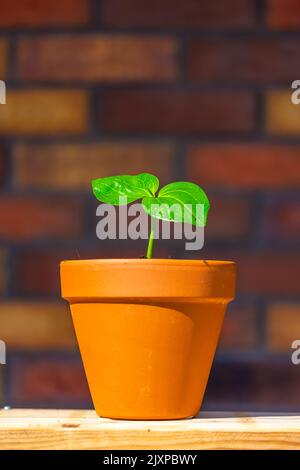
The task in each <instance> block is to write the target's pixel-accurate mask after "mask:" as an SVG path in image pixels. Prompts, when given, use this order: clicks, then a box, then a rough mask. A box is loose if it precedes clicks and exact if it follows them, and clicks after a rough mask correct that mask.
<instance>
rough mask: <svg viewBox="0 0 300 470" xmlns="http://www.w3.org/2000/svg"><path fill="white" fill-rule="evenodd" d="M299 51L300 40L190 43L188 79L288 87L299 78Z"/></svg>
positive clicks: (250, 39)
mask: <svg viewBox="0 0 300 470" xmlns="http://www.w3.org/2000/svg"><path fill="white" fill-rule="evenodd" d="M299 47H300V40H298V39H295V38H246V39H241V38H240V39H238V40H237V39H236V38H235V39H224V38H214V39H195V40H191V41H190V42H189V46H188V52H187V70H188V77H189V78H190V79H192V80H200V81H205V82H208V83H211V82H212V81H216V82H220V83H233V82H234V83H257V84H267V85H270V84H271V83H277V82H279V83H280V82H286V83H287V84H288V85H289V84H290V82H291V81H293V80H295V78H297V77H298V76H299V75H300V58H299V54H298V51H299ZM266 57H267V58H268V60H266Z"/></svg>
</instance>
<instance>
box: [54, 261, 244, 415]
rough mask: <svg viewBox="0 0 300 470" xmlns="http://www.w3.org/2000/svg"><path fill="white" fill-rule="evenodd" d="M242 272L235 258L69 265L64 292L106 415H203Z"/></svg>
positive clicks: (99, 407)
mask: <svg viewBox="0 0 300 470" xmlns="http://www.w3.org/2000/svg"><path fill="white" fill-rule="evenodd" d="M235 278H236V269H235V263H233V262H230V261H198V260H193V261H190V260H169V259H167V260H165V259H151V260H149V259H114V260H109V259H106V260H80V261H63V262H62V263H61V285H62V296H63V298H64V299H66V300H68V301H69V302H70V305H71V312H72V317H73V322H74V326H75V331H76V335H77V339H78V343H79V347H80V351H81V356H82V360H83V364H84V368H85V372H86V375H87V380H88V383H89V387H90V391H91V394H92V398H93V402H94V406H95V409H96V412H97V413H98V415H99V416H103V417H108V418H124V419H177V418H187V417H191V416H195V415H197V414H198V412H199V409H200V406H201V402H202V398H203V395H204V391H205V387H206V384H207V380H208V376H209V372H210V368H211V365H212V361H213V357H214V354H215V350H216V346H217V342H218V338H219V335H220V331H221V327H222V322H223V317H224V313H225V310H226V306H227V304H228V302H229V301H230V300H232V299H233V297H234V291H235Z"/></svg>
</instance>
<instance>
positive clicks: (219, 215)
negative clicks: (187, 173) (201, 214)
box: [195, 180, 252, 241]
mask: <svg viewBox="0 0 300 470" xmlns="http://www.w3.org/2000/svg"><path fill="white" fill-rule="evenodd" d="M195 182H196V183H197V181H196V180H195ZM203 183H205V181H203ZM199 184H200V185H201V182H199ZM208 196H209V199H210V203H211V208H210V211H209V215H208V217H209V219H208V224H207V228H206V229H205V237H206V239H207V240H212V239H213V240H230V241H233V240H235V239H243V238H245V237H247V235H249V233H250V229H251V224H250V215H251V210H252V207H251V204H250V203H249V201H248V200H246V199H243V198H239V199H237V198H236V197H235V198H234V197H227V198H224V197H221V196H217V197H216V196H211V195H210V194H208Z"/></svg>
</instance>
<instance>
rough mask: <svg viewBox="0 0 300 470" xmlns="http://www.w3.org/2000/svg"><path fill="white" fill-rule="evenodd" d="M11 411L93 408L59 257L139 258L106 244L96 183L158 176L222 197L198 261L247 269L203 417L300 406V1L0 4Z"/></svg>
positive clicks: (0, 159)
mask: <svg viewBox="0 0 300 470" xmlns="http://www.w3.org/2000/svg"><path fill="white" fill-rule="evenodd" d="M0 7H1V14H0V79H4V80H5V81H6V83H7V88H8V93H7V104H6V105H0V187H1V195H0V221H1V222H0V293H1V301H0V339H2V340H5V341H6V343H7V348H8V358H7V365H6V366H0V403H1V404H2V405H4V404H5V405H11V406H36V407H39V406H53V407H57V406H66V407H70V406H90V403H91V402H90V397H89V392H88V389H87V385H86V382H85V378H84V373H83V369H82V365H81V361H80V357H79V354H78V351H77V347H76V341H75V338H74V332H73V328H72V324H71V321H70V315H69V313H68V309H67V307H66V305H65V304H63V303H62V302H61V301H60V293H59V279H58V264H59V261H60V260H61V259H66V258H77V257H78V256H79V257H81V258H84V257H118V256H121V257H127V256H129V257H130V256H132V257H135V256H140V255H141V254H142V253H143V252H144V248H145V247H144V243H140V242H131V241H122V242H111V243H106V242H101V243H100V242H99V241H98V240H97V239H96V237H95V224H96V219H95V208H96V201H94V200H93V197H92V196H91V194H90V180H91V179H92V178H94V177H97V176H99V177H100V176H105V175H110V174H114V173H137V172H141V171H149V172H153V173H155V174H157V175H158V176H159V177H160V179H161V181H162V183H164V182H167V181H170V180H172V179H177V180H180V179H191V180H193V181H195V182H198V183H199V184H201V185H202V186H203V187H204V188H205V189H206V191H207V192H208V194H209V196H210V199H211V201H212V210H211V213H210V216H209V224H208V228H207V231H206V244H205V249H204V251H203V252H199V253H192V254H191V252H188V253H185V252H184V250H183V243H178V242H177V243H175V242H171V243H168V244H166V243H164V242H161V243H157V255H158V256H168V255H170V256H177V257H185V256H189V257H190V256H196V257H198V258H202V257H204V258H210V257H212V258H219V259H235V260H237V261H238V266H239V281H238V291H239V293H238V298H237V300H236V302H235V303H234V304H233V305H232V306H231V308H230V309H229V312H228V315H227V317H226V321H225V325H224V329H223V334H222V339H221V342H220V348H219V351H218V355H217V359H216V361H215V364H214V366H213V373H212V377H211V380H210V383H209V387H208V392H207V395H206V400H205V406H206V407H207V408H215V409H233V408H235V409H262V410H266V409H285V410H287V409H299V408H300V394H299V386H300V366H299V368H297V366H293V365H292V364H291V361H290V355H291V349H290V346H291V342H292V341H293V340H294V339H298V338H300V282H299V279H300V252H299V232H300V193H299V185H300V106H295V105H292V103H291V100H290V95H291V89H290V85H291V82H292V81H293V80H295V79H300V59H299V57H300V54H299V50H300V3H299V2H298V1H296V0H265V1H262V0H258V1H257V0H227V1H224V0H209V1H202V0H201V1H200V0H198V1H195V0H185V1H182V0H101V1H100V2H97V1H92V0H90V1H89V0H77V1H76V2H75V1H72V0H64V1H61V0H59V1H58V0H52V1H51V2H50V1H45V0H23V1H22V2H19V1H16V0H1V2H0Z"/></svg>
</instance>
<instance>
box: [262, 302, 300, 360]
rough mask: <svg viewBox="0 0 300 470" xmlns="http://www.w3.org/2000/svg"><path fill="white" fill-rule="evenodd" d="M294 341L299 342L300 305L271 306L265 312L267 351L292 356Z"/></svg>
mask: <svg viewBox="0 0 300 470" xmlns="http://www.w3.org/2000/svg"><path fill="white" fill-rule="evenodd" d="M294 340H300V303H298V304H297V303H274V304H271V305H270V306H269V308H268V311H267V347H268V349H269V350H270V351H272V352H277V351H279V352H286V353H289V354H292V351H293V350H292V349H291V345H292V342H293V341H294Z"/></svg>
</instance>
